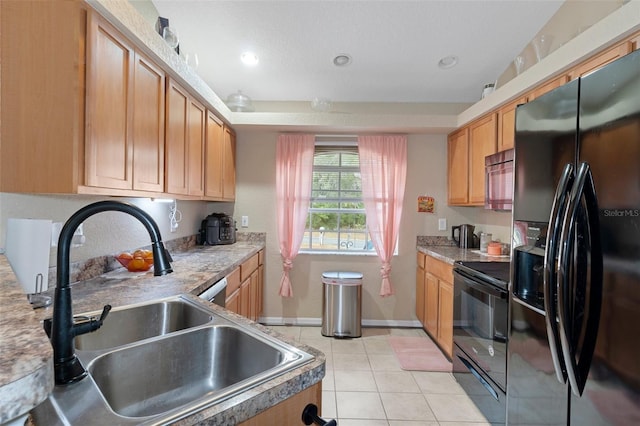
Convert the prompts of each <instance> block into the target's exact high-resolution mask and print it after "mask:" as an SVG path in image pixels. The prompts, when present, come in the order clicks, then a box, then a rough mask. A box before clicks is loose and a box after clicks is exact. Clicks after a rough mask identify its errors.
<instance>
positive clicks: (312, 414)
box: [302, 404, 338, 426]
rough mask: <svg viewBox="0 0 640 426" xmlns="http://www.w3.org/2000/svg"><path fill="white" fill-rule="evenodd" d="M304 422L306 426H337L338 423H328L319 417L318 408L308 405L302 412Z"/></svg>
mask: <svg viewBox="0 0 640 426" xmlns="http://www.w3.org/2000/svg"><path fill="white" fill-rule="evenodd" d="M302 421H303V422H304V424H305V425H311V424H314V423H315V424H317V425H320V426H323V425H324V426H337V425H338V423H337V422H336V421H335V420H329V421H328V422H327V421H325V420H323V419H321V418H320V417H318V407H317V406H316V405H315V404H307V406H306V407H304V410H302Z"/></svg>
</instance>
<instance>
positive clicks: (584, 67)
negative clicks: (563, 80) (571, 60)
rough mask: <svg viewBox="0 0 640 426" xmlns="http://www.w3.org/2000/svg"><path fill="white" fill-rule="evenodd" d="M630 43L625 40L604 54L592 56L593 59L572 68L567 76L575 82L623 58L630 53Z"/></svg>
mask: <svg viewBox="0 0 640 426" xmlns="http://www.w3.org/2000/svg"><path fill="white" fill-rule="evenodd" d="M631 49H632V42H631V41H629V40H625V41H623V42H620V43H618V44H616V45H614V46H612V47H610V48H609V49H607V50H605V51H604V52H602V53H600V54H598V55H596V56H594V57H593V58H591V59H589V60H587V61H585V62H583V63H581V64H580V65H578V66H576V67H574V68H573V69H572V70H571V71H569V76H570V78H571V80H575V79H576V78H578V77H582V76H584V75H587V74H589V73H591V72H593V71H595V70H597V69H598V68H601V67H603V66H605V65H607V64H608V63H610V62H613V61H615V60H616V59H618V58H621V57H623V56H624V55H626V54H628V53H630V52H631Z"/></svg>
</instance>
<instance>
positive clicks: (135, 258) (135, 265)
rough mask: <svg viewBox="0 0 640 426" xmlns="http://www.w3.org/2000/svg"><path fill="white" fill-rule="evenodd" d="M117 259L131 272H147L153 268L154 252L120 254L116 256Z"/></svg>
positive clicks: (143, 251) (138, 251)
mask: <svg viewBox="0 0 640 426" xmlns="http://www.w3.org/2000/svg"><path fill="white" fill-rule="evenodd" d="M116 259H117V260H118V262H120V264H121V265H122V266H124V267H125V268H127V270H128V271H129V272H145V271H148V270H149V269H151V267H152V266H153V252H151V250H136V251H134V252H133V253H129V252H124V253H120V254H119V255H117V256H116Z"/></svg>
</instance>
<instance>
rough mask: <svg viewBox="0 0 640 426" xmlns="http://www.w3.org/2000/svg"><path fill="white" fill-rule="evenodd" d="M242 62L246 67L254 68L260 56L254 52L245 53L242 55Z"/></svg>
mask: <svg viewBox="0 0 640 426" xmlns="http://www.w3.org/2000/svg"><path fill="white" fill-rule="evenodd" d="M240 60H241V61H242V63H243V64H245V65H249V66H254V65H256V64H257V63H258V55H256V54H255V53H253V52H244V53H243V54H242V55H240Z"/></svg>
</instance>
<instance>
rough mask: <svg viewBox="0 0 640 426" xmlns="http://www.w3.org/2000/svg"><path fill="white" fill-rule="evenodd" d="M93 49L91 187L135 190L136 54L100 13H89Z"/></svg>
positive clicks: (88, 120) (89, 60)
mask: <svg viewBox="0 0 640 426" xmlns="http://www.w3.org/2000/svg"><path fill="white" fill-rule="evenodd" d="M87 50H88V55H87V96H86V102H87V104H86V111H87V113H86V121H85V124H86V128H85V129H86V143H85V149H86V154H85V155H86V163H85V164H86V172H85V174H86V176H85V183H86V185H88V186H97V187H103V188H116V189H131V188H132V182H133V179H132V173H133V145H132V139H133V138H132V132H131V123H132V119H133V107H132V106H133V70H134V67H133V56H134V51H133V48H132V47H131V46H130V45H129V43H128V42H127V41H126V40H125V39H124V37H122V36H121V35H120V34H119V33H118V32H117V31H116V30H115V29H114V28H113V27H111V25H109V24H108V23H107V22H106V21H104V20H103V19H102V18H100V17H99V16H98V15H97V14H96V13H89V14H88V40H87Z"/></svg>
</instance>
